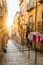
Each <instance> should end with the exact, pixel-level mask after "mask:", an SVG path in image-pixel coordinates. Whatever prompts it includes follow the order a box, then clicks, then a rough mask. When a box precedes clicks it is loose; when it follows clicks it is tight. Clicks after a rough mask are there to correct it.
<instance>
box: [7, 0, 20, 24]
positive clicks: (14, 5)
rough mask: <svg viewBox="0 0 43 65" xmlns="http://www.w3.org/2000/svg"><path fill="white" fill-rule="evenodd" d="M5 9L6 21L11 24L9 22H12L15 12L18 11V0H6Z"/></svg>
mask: <svg viewBox="0 0 43 65" xmlns="http://www.w3.org/2000/svg"><path fill="white" fill-rule="evenodd" d="M7 9H8V16H7V23H8V24H9V25H11V24H10V23H11V22H13V20H14V16H15V14H16V12H17V11H19V0H7Z"/></svg>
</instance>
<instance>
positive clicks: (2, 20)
mask: <svg viewBox="0 0 43 65" xmlns="http://www.w3.org/2000/svg"><path fill="white" fill-rule="evenodd" d="M6 17H7V6H6V2H5V0H0V59H1V58H2V55H3V52H2V51H3V40H2V39H3V35H4V33H5V30H6V28H5V26H6Z"/></svg>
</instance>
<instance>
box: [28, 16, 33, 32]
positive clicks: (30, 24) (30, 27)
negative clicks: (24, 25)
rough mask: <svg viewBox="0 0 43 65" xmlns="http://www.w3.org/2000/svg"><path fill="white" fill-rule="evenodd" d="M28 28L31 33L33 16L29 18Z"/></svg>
mask: <svg viewBox="0 0 43 65" xmlns="http://www.w3.org/2000/svg"><path fill="white" fill-rule="evenodd" d="M28 27H29V30H30V31H31V32H32V31H33V16H30V17H29V22H28Z"/></svg>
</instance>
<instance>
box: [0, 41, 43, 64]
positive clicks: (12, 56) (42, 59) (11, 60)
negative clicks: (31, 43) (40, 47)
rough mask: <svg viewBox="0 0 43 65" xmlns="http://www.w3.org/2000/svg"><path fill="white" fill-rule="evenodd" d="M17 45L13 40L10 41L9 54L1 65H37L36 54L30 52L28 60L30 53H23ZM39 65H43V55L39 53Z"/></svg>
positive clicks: (6, 54) (7, 53) (4, 57)
mask: <svg viewBox="0 0 43 65" xmlns="http://www.w3.org/2000/svg"><path fill="white" fill-rule="evenodd" d="M16 44H17V43H16V42H13V41H12V40H9V41H8V44H7V52H6V53H5V54H4V56H3V58H2V62H1V63H0V65H35V60H34V59H35V52H34V51H30V59H28V51H24V52H21V51H20V50H19V48H18V47H17V45H16ZM37 65H43V54H40V53H38V59H37Z"/></svg>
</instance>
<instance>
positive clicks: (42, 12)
mask: <svg viewBox="0 0 43 65" xmlns="http://www.w3.org/2000/svg"><path fill="white" fill-rule="evenodd" d="M20 12H21V20H20V21H22V20H23V21H24V23H23V24H24V25H23V26H24V29H25V31H26V30H27V29H28V30H29V32H40V33H43V0H20ZM25 33H26V32H25ZM24 36H25V35H24ZM40 45H41V44H40ZM40 45H39V47H43V45H42V46H40ZM37 46H38V45H37ZM33 47H34V44H33Z"/></svg>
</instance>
